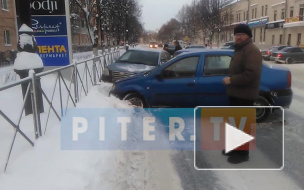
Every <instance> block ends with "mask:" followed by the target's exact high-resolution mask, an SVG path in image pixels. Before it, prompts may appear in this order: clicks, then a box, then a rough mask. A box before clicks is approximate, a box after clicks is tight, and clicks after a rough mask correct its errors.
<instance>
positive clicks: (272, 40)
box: [271, 35, 275, 45]
mask: <svg viewBox="0 0 304 190" xmlns="http://www.w3.org/2000/svg"><path fill="white" fill-rule="evenodd" d="M274 38H275V36H274V35H272V39H271V44H272V45H274Z"/></svg>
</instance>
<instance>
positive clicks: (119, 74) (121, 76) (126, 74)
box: [112, 71, 135, 82]
mask: <svg viewBox="0 0 304 190" xmlns="http://www.w3.org/2000/svg"><path fill="white" fill-rule="evenodd" d="M133 75H135V73H131V72H119V71H112V82H115V81H117V80H121V79H124V78H128V77H131V76H133Z"/></svg>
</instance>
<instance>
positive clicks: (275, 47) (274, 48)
mask: <svg viewBox="0 0 304 190" xmlns="http://www.w3.org/2000/svg"><path fill="white" fill-rule="evenodd" d="M286 47H290V46H285V45H283V46H273V47H272V48H270V49H269V50H268V51H267V52H266V54H264V55H262V56H263V58H264V60H268V61H274V57H272V55H271V54H272V53H275V52H278V51H280V50H282V49H284V48H286Z"/></svg>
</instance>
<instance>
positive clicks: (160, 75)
mask: <svg viewBox="0 0 304 190" xmlns="http://www.w3.org/2000/svg"><path fill="white" fill-rule="evenodd" d="M155 78H157V79H158V80H162V79H163V76H162V74H156V75H155Z"/></svg>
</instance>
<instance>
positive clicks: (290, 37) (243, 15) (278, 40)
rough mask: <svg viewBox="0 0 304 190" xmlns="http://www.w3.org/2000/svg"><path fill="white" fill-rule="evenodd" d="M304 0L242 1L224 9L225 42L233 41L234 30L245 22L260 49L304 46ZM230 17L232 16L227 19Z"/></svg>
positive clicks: (223, 40)
mask: <svg viewBox="0 0 304 190" xmlns="http://www.w3.org/2000/svg"><path fill="white" fill-rule="evenodd" d="M303 15H304V0H287V1H284V0H283V1H282V0H267V1H263V0H240V1H236V2H234V3H232V4H230V5H228V6H226V7H224V8H223V9H222V16H224V18H226V23H225V25H224V26H223V28H222V29H221V33H220V35H221V42H227V41H232V40H233V29H234V27H235V26H236V25H237V24H240V23H244V24H248V26H249V27H250V28H251V29H252V35H253V38H252V39H253V42H254V43H255V44H256V45H257V46H258V47H259V48H260V49H267V48H269V47H271V46H274V45H291V46H304V19H303ZM227 18H228V19H227Z"/></svg>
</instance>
